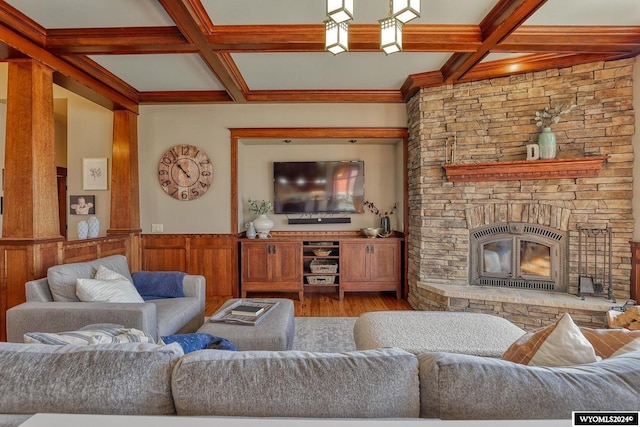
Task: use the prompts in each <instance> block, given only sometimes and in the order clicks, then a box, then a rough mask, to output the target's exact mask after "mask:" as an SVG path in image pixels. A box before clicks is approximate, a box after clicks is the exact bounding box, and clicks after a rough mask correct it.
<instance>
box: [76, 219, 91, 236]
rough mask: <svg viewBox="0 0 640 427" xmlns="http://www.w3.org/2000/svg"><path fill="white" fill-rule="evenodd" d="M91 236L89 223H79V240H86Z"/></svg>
mask: <svg viewBox="0 0 640 427" xmlns="http://www.w3.org/2000/svg"><path fill="white" fill-rule="evenodd" d="M88 235H89V224H88V223H87V221H80V222H79V223H78V239H86V238H87V236H88Z"/></svg>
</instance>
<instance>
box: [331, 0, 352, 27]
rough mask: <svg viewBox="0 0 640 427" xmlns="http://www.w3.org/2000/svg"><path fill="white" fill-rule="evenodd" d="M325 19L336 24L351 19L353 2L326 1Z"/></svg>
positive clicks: (347, 0)
mask: <svg viewBox="0 0 640 427" xmlns="http://www.w3.org/2000/svg"><path fill="white" fill-rule="evenodd" d="M327 18H329V19H331V20H333V21H334V22H335V23H336V24H339V23H341V22H345V21H350V20H352V19H353V0H327Z"/></svg>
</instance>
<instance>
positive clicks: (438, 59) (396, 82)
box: [232, 51, 451, 90]
mask: <svg viewBox="0 0 640 427" xmlns="http://www.w3.org/2000/svg"><path fill="white" fill-rule="evenodd" d="M450 56H451V54H450V53H442V52H438V53H414V52H402V53H396V54H393V55H389V56H386V55H385V54H384V53H383V52H382V51H380V52H346V53H343V54H340V55H336V56H333V55H332V54H330V53H328V52H320V53H269V54H264V53H236V54H232V57H233V60H234V62H235V63H236V65H237V66H238V68H239V70H240V72H241V73H242V75H243V76H244V79H245V82H246V83H247V85H248V86H249V88H250V89H252V90H278V89H292V90H296V89H297V90H304V89H373V90H379V89H393V90H397V89H400V87H401V86H402V84H403V83H404V82H405V80H406V79H407V76H408V75H409V74H418V73H423V72H425V71H430V70H437V69H439V68H440V67H441V66H442V65H444V63H445V62H446V61H447V59H448V58H449V57H450Z"/></svg>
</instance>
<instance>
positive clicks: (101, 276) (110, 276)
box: [93, 265, 131, 282]
mask: <svg viewBox="0 0 640 427" xmlns="http://www.w3.org/2000/svg"><path fill="white" fill-rule="evenodd" d="M93 278H94V279H98V280H126V281H127V282H131V280H129V279H127V278H126V277H124V276H123V275H122V274H120V273H116V272H115V271H113V270H109V269H108V268H107V267H105V266H104V265H100V266H98V269H97V270H96V275H95V276H93Z"/></svg>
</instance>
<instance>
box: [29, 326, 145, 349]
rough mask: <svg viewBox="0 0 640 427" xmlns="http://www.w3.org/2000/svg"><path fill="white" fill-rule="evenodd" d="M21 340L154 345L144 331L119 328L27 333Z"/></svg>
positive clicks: (54, 342)
mask: <svg viewBox="0 0 640 427" xmlns="http://www.w3.org/2000/svg"><path fill="white" fill-rule="evenodd" d="M23 339H24V342H25V343H27V344H53V345H65V344H76V345H95V344H119V343H128V342H142V343H151V344H154V343H155V341H154V339H153V337H152V336H151V335H149V334H147V333H146V332H144V331H141V330H139V329H133V328H121V327H113V328H111V327H105V328H96V329H91V330H78V331H68V332H59V333H45V332H27V333H26V334H24V337H23Z"/></svg>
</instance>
